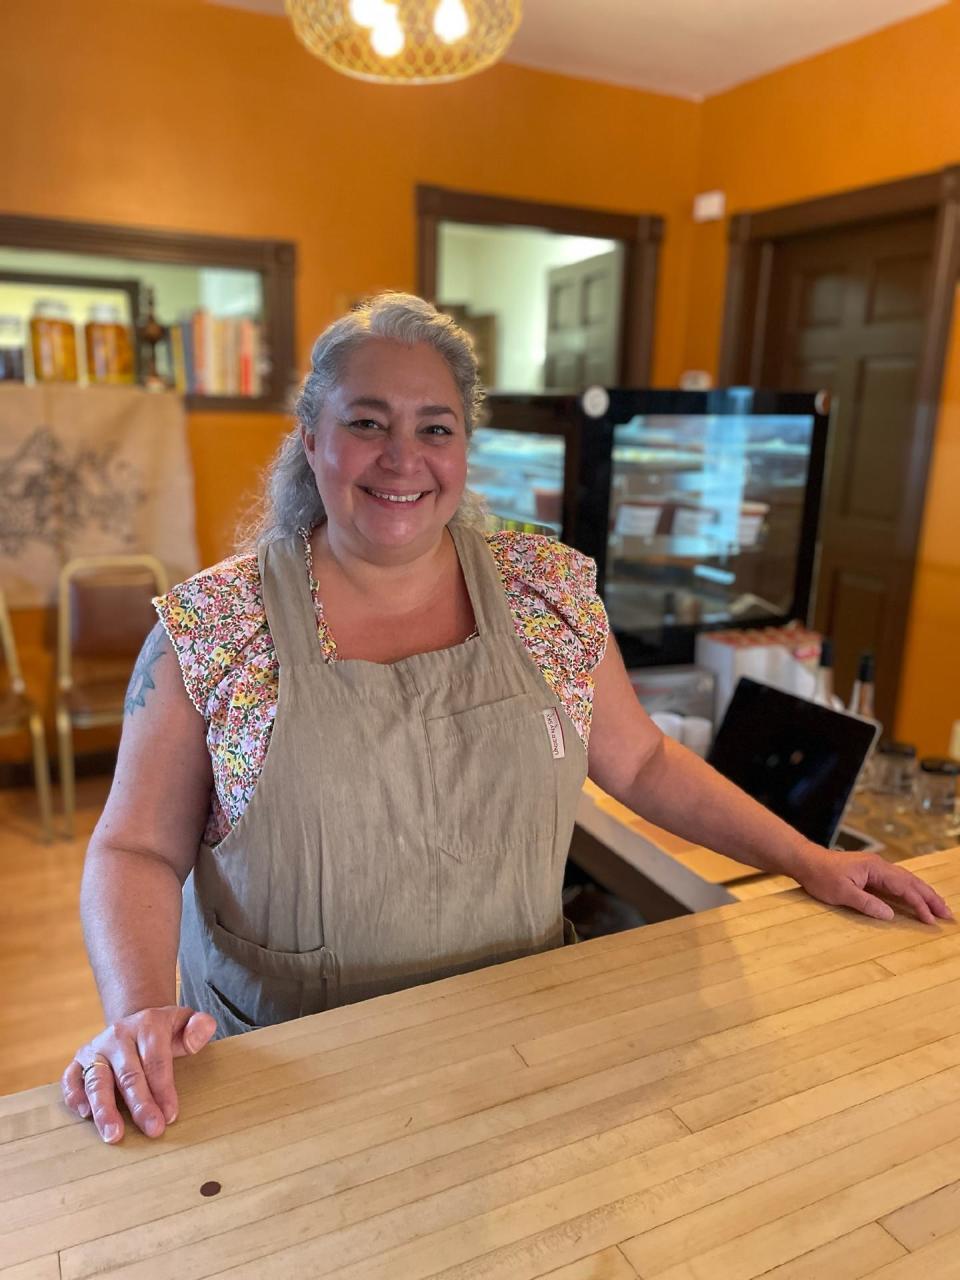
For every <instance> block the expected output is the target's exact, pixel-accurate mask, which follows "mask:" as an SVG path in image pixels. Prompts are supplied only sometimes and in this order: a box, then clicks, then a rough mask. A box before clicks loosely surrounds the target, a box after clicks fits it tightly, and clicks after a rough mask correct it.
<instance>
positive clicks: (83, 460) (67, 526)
mask: <svg viewBox="0 0 960 1280" xmlns="http://www.w3.org/2000/svg"><path fill="white" fill-rule="evenodd" d="M118 451H119V444H118V443H117V442H108V443H106V444H103V445H101V446H99V447H91V446H89V445H82V444H81V445H74V446H73V447H72V448H71V446H70V445H69V444H68V443H67V442H65V441H64V440H63V439H62V438H61V437H60V436H58V435H57V434H56V432H55V431H54V430H53V428H52V427H48V426H39V427H37V428H36V430H35V431H33V432H32V433H31V434H30V435H29V436H28V437H27V439H26V440H24V441H23V443H22V444H20V445H19V446H18V447H17V448H16V449H15V450H14V451H13V453H12V454H8V455H6V456H0V554H3V555H7V556H16V555H20V554H22V553H23V551H24V550H25V548H26V546H27V544H28V543H30V542H40V543H43V544H44V545H45V546H51V545H54V546H59V545H60V544H61V543H62V542H63V541H64V540H65V538H67V537H71V538H72V537H74V536H75V535H76V533H77V531H78V530H80V529H83V528H90V527H91V526H96V527H97V528H99V530H100V531H102V532H103V533H107V534H110V535H111V536H112V537H113V538H114V539H116V540H117V541H118V542H119V543H122V544H123V545H124V546H125V547H132V546H134V545H135V544H136V541H137V539H136V532H135V529H134V516H135V514H136V512H137V509H138V508H139V507H140V506H142V505H143V503H144V502H145V501H146V499H147V492H146V490H144V489H143V488H142V487H141V486H140V483H139V481H140V475H139V473H138V471H137V468H136V467H134V466H133V465H131V464H130V463H129V462H126V461H124V459H122V458H120V457H118V456H117V455H118Z"/></svg>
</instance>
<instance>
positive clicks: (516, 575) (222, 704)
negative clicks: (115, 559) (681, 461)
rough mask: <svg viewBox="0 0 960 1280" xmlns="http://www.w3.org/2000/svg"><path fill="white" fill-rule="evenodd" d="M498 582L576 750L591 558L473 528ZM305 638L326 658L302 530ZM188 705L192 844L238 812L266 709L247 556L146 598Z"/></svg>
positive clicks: (591, 650) (272, 687) (593, 647)
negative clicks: (208, 773) (312, 616)
mask: <svg viewBox="0 0 960 1280" xmlns="http://www.w3.org/2000/svg"><path fill="white" fill-rule="evenodd" d="M485 536H486V539H487V543H488V545H489V547H490V550H491V552H492V553H493V558H494V561H495V563H496V566H497V568H498V570H499V571H500V576H501V578H502V579H503V586H504V590H505V591H506V595H507V601H508V603H509V605H510V608H511V611H512V613H513V620H514V626H515V627H516V630H517V634H518V635H519V636H520V638H521V639H522V640H523V643H524V645H525V646H526V649H527V651H528V652H529V654H530V656H531V657H532V658H533V659H534V661H535V662H536V664H537V666H538V667H539V668H540V671H541V672H542V674H543V678H544V680H545V681H546V682H547V684H548V685H549V686H550V688H551V689H552V690H553V691H554V693H555V694H556V695H557V697H558V699H559V700H560V703H561V705H562V706H563V708H564V710H565V711H566V712H567V714H568V715H569V717H570V719H571V720H572V721H573V724H574V725H575V726H576V729H577V732H578V733H579V734H580V737H581V739H582V740H583V743H584V746H586V745H587V741H588V738H589V734H590V716H591V712H592V708H593V671H594V668H595V667H596V666H597V664H598V663H599V661H600V659H601V658H602V657H603V655H604V652H605V650H606V643H607V635H608V631H609V627H608V623H607V616H606V612H605V610H604V607H603V602H602V601H601V600H600V597H599V596H598V595H597V591H596V565H595V564H594V562H593V561H592V560H590V559H589V558H588V557H587V556H585V555H583V554H582V553H581V552H579V551H574V550H573V549H572V548H571V547H567V546H564V545H563V544H562V543H560V542H555V541H553V540H552V539H550V538H546V537H543V536H542V535H540V534H530V533H513V532H509V531H502V532H499V533H492V534H487V535H485ZM304 573H305V574H306V575H307V576H308V579H309V581H310V586H311V591H312V593H313V603H314V609H315V611H316V617H317V635H318V638H319V642H320V646H321V649H322V652H323V655H324V657H325V659H326V660H327V661H328V662H335V661H336V660H337V649H336V642H335V641H334V638H333V636H332V635H331V634H330V630H329V628H328V627H327V625H326V621H325V619H324V615H323V605H322V603H321V601H320V598H319V594H318V592H319V585H318V583H317V582H316V581H315V579H314V577H313V565H312V562H311V556H310V543H309V540H308V539H307V537H306V535H304ZM154 605H155V607H156V610H157V613H158V614H159V617H160V621H161V622H162V623H163V626H164V629H165V631H166V632H167V635H168V636H169V638H170V642H171V644H172V645H173V649H174V652H175V653H176V655H177V661H178V662H179V664H180V670H181V672H182V674H183V682H184V685H185V686H186V690H187V693H188V695H189V697H190V700H191V702H192V703H193V705H194V706H195V707H196V708H197V710H198V711H199V712H200V714H201V715H202V716H203V718H204V721H205V722H206V726H207V746H208V749H209V751H210V758H211V761H212V763H213V778H214V790H213V792H212V793H211V808H210V815H209V818H208V820H207V827H206V832H205V834H204V841H205V842H206V843H207V844H208V845H215V844H217V843H218V842H219V841H220V840H222V839H223V837H224V836H225V835H227V833H228V832H229V831H230V830H231V829H232V827H233V826H234V825H235V823H236V822H237V821H238V820H239V818H240V815H241V814H242V813H243V811H244V809H246V807H247V805H248V804H249V802H250V798H251V797H252V795H253V792H254V790H255V788H256V785H257V779H258V778H259V776H260V770H261V768H262V767H263V762H264V759H265V758H266V754H267V746H268V745H269V742H270V732H271V729H272V728H273V721H274V717H275V716H276V712H277V691H278V688H279V664H278V662H277V656H276V652H275V650H274V647H273V640H272V638H271V636H270V631H269V628H268V626H267V618H266V613H265V611H264V606H263V594H262V590H261V583H260V571H259V568H258V566H257V557H256V556H255V555H249V554H248V555H236V556H231V557H230V558H229V559H227V560H223V561H221V563H220V564H218V565H214V566H213V568H211V569H204V570H203V571H202V572H201V573H198V574H196V575H195V576H194V577H192V578H190V579H188V580H187V581H186V582H182V583H180V585H179V586H176V587H174V588H173V589H172V590H171V591H168V592H167V594H166V595H164V596H159V597H158V598H157V599H156V600H154Z"/></svg>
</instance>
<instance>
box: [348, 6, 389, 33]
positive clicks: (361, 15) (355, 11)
mask: <svg viewBox="0 0 960 1280" xmlns="http://www.w3.org/2000/svg"><path fill="white" fill-rule="evenodd" d="M386 7H387V6H386V3H385V0H350V17H351V18H352V19H353V20H354V22H355V23H356V24H357V26H358V27H375V26H376V25H377V23H378V22H380V21H381V20H382V19H383V17H384V11H385V10H386Z"/></svg>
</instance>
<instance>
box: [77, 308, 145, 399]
mask: <svg viewBox="0 0 960 1280" xmlns="http://www.w3.org/2000/svg"><path fill="white" fill-rule="evenodd" d="M84 338H85V341H86V352H87V380H88V381H89V382H90V383H91V384H92V385H96V386H100V385H107V386H130V385H131V384H132V382H133V339H132V337H131V334H130V330H129V328H128V327H127V325H125V324H124V323H123V322H122V320H121V317H120V311H119V309H118V308H117V307H114V306H108V305H106V304H99V305H97V306H94V307H91V308H90V313H89V316H88V319H87V323H86V325H85V326H84Z"/></svg>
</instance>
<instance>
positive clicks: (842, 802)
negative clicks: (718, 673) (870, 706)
mask: <svg viewBox="0 0 960 1280" xmlns="http://www.w3.org/2000/svg"><path fill="white" fill-rule="evenodd" d="M879 732H880V726H879V725H878V724H877V723H876V722H875V721H873V720H865V719H862V718H861V717H860V716H853V715H847V714H846V713H845V712H842V711H831V710H830V709H829V708H827V707H822V706H819V705H818V704H817V703H815V702H808V701H807V700H806V699H805V698H797V697H795V696H794V695H793V694H790V693H783V692H782V691H781V690H780V689H774V688H773V687H772V686H770V685H766V684H761V683H759V681H756V680H750V679H748V678H747V677H746V676H744V677H742V678H741V679H740V681H739V683H738V684H737V687H736V689H735V690H734V694H733V697H732V698H731V699H730V703H729V705H728V706H727V711H726V715H725V716H724V717H723V721H722V722H721V725H720V728H719V729H718V730H717V736H716V738H715V739H714V743H713V746H712V747H711V749H710V753H709V755H708V756H707V761H708V763H709V764H712V765H713V767H714V768H715V769H717V770H718V771H719V772H720V773H722V774H723V775H724V777H726V778H729V779H730V781H731V782H735V783H736V784H737V786H738V787H741V788H742V789H743V790H744V791H746V792H747V794H748V795H751V796H753V798H754V800H759V802H760V803H761V804H762V805H765V806H766V808H768V809H771V810H772V811H773V812H774V813H775V814H777V816H778V817H780V818H783V820H784V821H785V822H789V823H790V825H791V826H792V827H795V828H796V830H797V831H800V832H801V833H802V834H803V835H805V836H806V837H807V838H808V839H809V840H813V841H814V842H815V843H817V844H820V845H825V846H826V847H827V848H833V847H837V846H839V847H843V848H850V847H851V842H850V840H849V839H845V838H838V837H840V836H841V832H840V823H841V819H842V818H843V812H844V809H845V808H846V806H847V801H848V800H849V798H850V793H851V792H852V791H853V788H854V785H855V784H856V781H857V776H858V775H859V773H860V770H861V769H862V768H863V765H864V762H865V760H866V759H867V756H868V755H869V754H870V749H871V748H872V746H873V744H874V742H875V740H876V738H877V735H878V733H879ZM843 834H845V835H847V836H849V835H850V834H851V833H843ZM869 846H870V842H869V841H866V842H864V843H862V844H858V843H857V842H856V841H854V842H853V847H861V848H865V847H869ZM874 847H876V846H874Z"/></svg>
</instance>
